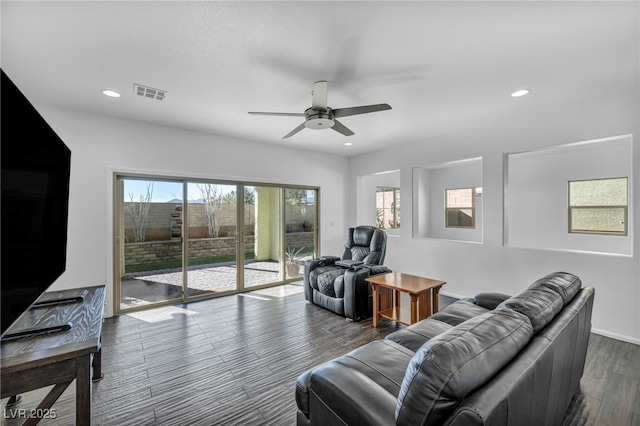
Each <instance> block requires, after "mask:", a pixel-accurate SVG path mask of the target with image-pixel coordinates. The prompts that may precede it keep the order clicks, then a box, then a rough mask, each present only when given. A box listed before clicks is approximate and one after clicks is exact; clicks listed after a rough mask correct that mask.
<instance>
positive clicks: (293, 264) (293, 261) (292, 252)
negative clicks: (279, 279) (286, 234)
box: [284, 247, 302, 278]
mask: <svg viewBox="0 0 640 426" xmlns="http://www.w3.org/2000/svg"><path fill="white" fill-rule="evenodd" d="M301 251H302V247H300V248H298V249H296V248H291V247H287V251H285V253H284V255H285V259H286V260H285V265H286V267H287V276H288V277H289V278H292V277H297V276H298V275H300V256H298V255H299V254H300V252H301Z"/></svg>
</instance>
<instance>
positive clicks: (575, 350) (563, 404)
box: [447, 287, 595, 426]
mask: <svg viewBox="0 0 640 426" xmlns="http://www.w3.org/2000/svg"><path fill="white" fill-rule="evenodd" d="M594 297H595V291H594V289H593V288H592V287H584V288H582V289H580V290H579V291H578V293H577V294H576V296H575V297H574V298H573V299H572V300H570V301H569V302H568V303H567V305H566V306H565V308H564V309H563V310H562V311H561V312H560V313H559V314H558V315H557V316H556V317H555V318H554V319H553V321H551V323H549V324H548V325H547V326H546V327H544V328H543V329H542V330H540V331H539V332H538V334H536V335H534V337H533V338H532V339H531V341H530V342H529V344H528V345H527V347H526V348H525V349H524V350H523V351H521V352H520V353H519V354H518V355H517V356H516V357H515V358H514V359H513V360H512V361H511V362H510V363H509V364H508V365H507V366H505V368H503V369H502V370H500V372H499V373H498V374H496V375H495V376H494V377H493V378H492V379H491V380H490V381H488V382H487V383H486V384H485V385H484V386H482V388H481V389H478V390H477V391H476V392H474V393H473V394H471V395H469V397H468V398H467V399H465V400H464V401H462V402H461V403H460V405H459V407H458V408H457V409H456V411H455V412H454V413H453V414H452V415H451V416H450V417H449V419H447V424H448V425H449V426H476V425H478V426H480V425H482V426H493V425H518V426H543V425H559V424H562V421H563V418H564V416H565V413H566V411H567V409H568V407H569V405H570V404H571V399H572V398H573V396H574V395H575V393H576V391H577V390H578V387H579V385H580V378H581V377H582V373H583V370H584V366H585V359H586V353H587V346H588V342H589V335H590V332H591V314H592V311H593V302H594Z"/></svg>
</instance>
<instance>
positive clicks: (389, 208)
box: [376, 186, 400, 229]
mask: <svg viewBox="0 0 640 426" xmlns="http://www.w3.org/2000/svg"><path fill="white" fill-rule="evenodd" d="M376 226H377V227H378V228H380V229H397V228H400V188H391V187H388V186H377V187H376Z"/></svg>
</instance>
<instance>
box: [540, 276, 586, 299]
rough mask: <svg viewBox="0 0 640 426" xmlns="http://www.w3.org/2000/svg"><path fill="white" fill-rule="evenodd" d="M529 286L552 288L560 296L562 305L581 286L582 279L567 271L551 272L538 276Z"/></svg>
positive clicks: (571, 297)
mask: <svg viewBox="0 0 640 426" xmlns="http://www.w3.org/2000/svg"><path fill="white" fill-rule="evenodd" d="M529 288H530V289H534V288H548V289H550V290H553V291H555V292H556V293H558V294H559V295H560V296H561V297H562V301H563V306H566V305H567V303H569V302H570V301H571V299H573V298H574V297H575V295H576V294H578V291H580V289H581V288H582V281H580V278H578V277H576V276H575V275H573V274H570V273H568V272H553V273H551V274H549V275H547V276H545V277H543V278H540V279H539V280H537V281H536V282H534V283H533V284H531V285H530V286H529Z"/></svg>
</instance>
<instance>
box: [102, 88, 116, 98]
mask: <svg viewBox="0 0 640 426" xmlns="http://www.w3.org/2000/svg"><path fill="white" fill-rule="evenodd" d="M101 92H102V94H103V95H105V96H109V97H110V98H119V97H120V93H118V92H116V91H115V90H109V89H102V90H101Z"/></svg>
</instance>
